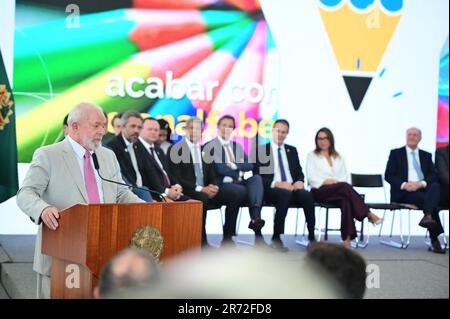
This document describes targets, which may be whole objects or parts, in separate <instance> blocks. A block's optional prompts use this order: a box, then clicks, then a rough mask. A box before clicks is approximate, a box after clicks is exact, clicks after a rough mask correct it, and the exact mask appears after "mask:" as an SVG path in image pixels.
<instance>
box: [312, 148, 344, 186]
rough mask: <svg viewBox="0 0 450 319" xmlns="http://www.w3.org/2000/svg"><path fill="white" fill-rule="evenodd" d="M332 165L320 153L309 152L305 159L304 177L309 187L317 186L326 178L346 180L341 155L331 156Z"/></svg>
mask: <svg viewBox="0 0 450 319" xmlns="http://www.w3.org/2000/svg"><path fill="white" fill-rule="evenodd" d="M331 162H332V164H333V165H332V166H330V164H329V163H328V160H327V159H326V157H325V156H323V155H322V154H316V153H315V152H311V153H309V154H308V157H307V160H306V177H307V179H308V184H309V186H310V187H311V188H319V187H320V186H322V184H323V182H324V181H325V180H326V179H328V178H331V179H335V180H337V181H339V182H347V181H348V176H347V168H346V167H345V161H344V159H343V158H342V156H340V155H339V156H337V157H336V158H333V157H332V158H331Z"/></svg>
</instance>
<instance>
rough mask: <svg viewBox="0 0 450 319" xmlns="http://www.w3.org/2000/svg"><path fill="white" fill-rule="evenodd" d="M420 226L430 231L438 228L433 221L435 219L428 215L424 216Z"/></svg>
mask: <svg viewBox="0 0 450 319" xmlns="http://www.w3.org/2000/svg"><path fill="white" fill-rule="evenodd" d="M419 226H421V227H423V228H428V229H430V228H433V227H434V226H436V221H435V220H434V219H433V217H431V215H429V214H427V215H425V216H423V218H422V220H421V221H420V223H419Z"/></svg>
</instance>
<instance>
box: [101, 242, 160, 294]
mask: <svg viewBox="0 0 450 319" xmlns="http://www.w3.org/2000/svg"><path fill="white" fill-rule="evenodd" d="M159 277H160V270H159V264H158V263H157V262H156V260H155V258H153V256H151V255H150V254H149V253H147V252H146V251H145V250H142V249H137V248H128V249H125V250H123V251H121V252H120V253H118V254H117V255H116V256H114V257H113V258H111V260H110V261H109V262H108V263H107V264H106V265H105V267H104V268H103V270H102V272H101V273H100V279H99V286H98V287H97V288H96V289H95V291H94V297H95V298H97V299H99V298H114V297H115V296H121V295H127V294H131V293H136V292H139V291H141V290H143V289H147V288H148V287H151V286H152V285H153V284H155V283H156V282H158V280H159Z"/></svg>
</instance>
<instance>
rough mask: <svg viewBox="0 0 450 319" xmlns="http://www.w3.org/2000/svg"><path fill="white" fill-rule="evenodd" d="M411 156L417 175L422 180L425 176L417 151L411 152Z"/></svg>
mask: <svg viewBox="0 0 450 319" xmlns="http://www.w3.org/2000/svg"><path fill="white" fill-rule="evenodd" d="M411 156H412V162H413V167H414V169H415V170H416V173H417V177H418V178H419V181H422V180H423V178H424V176H423V173H422V169H421V168H420V165H419V162H418V161H417V157H416V152H411Z"/></svg>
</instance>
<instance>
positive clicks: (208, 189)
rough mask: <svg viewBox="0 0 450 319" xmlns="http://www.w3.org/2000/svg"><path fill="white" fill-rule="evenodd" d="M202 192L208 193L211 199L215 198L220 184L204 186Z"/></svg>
mask: <svg viewBox="0 0 450 319" xmlns="http://www.w3.org/2000/svg"><path fill="white" fill-rule="evenodd" d="M202 192H203V193H205V194H206V195H208V198H209V199H211V198H214V197H216V195H217V193H218V192H219V186H217V185H212V184H209V185H208V186H205V187H203V189H202Z"/></svg>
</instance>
